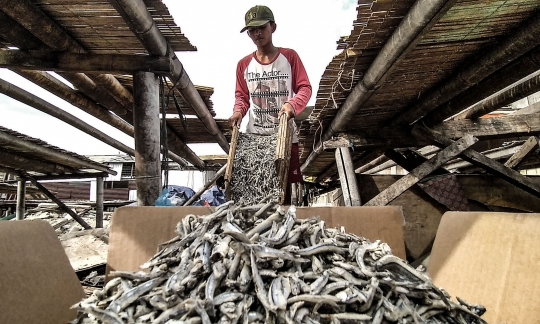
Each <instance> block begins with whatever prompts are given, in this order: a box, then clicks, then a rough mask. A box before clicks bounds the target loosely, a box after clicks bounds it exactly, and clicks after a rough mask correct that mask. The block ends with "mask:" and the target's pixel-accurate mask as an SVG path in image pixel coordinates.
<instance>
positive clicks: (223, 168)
mask: <svg viewBox="0 0 540 324" xmlns="http://www.w3.org/2000/svg"><path fill="white" fill-rule="evenodd" d="M226 169H227V164H225V165H224V166H222V167H221V169H219V171H218V172H216V174H215V175H214V177H213V178H212V179H210V180H209V181H208V182H206V183H205V185H204V187H202V189H201V190H199V191H197V193H196V194H195V195H193V197H191V198H189V200H188V201H186V202H185V203H184V206H189V205H191V204H193V203H194V202H195V201H196V200H197V199H199V197H200V196H201V195H202V194H203V193H204V192H205V191H206V190H208V188H210V187H211V186H212V185H213V184H214V183H215V182H216V180H217V179H218V178H219V177H221V176H222V175H224V174H225V170H226Z"/></svg>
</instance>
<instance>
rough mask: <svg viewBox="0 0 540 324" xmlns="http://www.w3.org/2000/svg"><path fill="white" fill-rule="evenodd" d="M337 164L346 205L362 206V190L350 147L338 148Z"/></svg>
mask: <svg viewBox="0 0 540 324" xmlns="http://www.w3.org/2000/svg"><path fill="white" fill-rule="evenodd" d="M336 165H337V168H338V173H339V179H340V183H341V191H342V192H343V199H344V200H345V206H360V190H359V189H358V183H357V181H356V174H355V173H354V166H353V163H352V160H351V154H350V152H349V148H348V147H340V148H337V149H336Z"/></svg>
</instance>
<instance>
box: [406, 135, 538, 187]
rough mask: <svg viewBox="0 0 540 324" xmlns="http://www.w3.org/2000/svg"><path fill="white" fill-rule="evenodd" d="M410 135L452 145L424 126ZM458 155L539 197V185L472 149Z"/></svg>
mask: <svg viewBox="0 0 540 324" xmlns="http://www.w3.org/2000/svg"><path fill="white" fill-rule="evenodd" d="M412 133H413V135H415V136H422V137H424V138H428V139H430V140H432V141H433V142H434V143H436V144H437V145H439V146H446V145H450V144H452V143H453V141H452V140H451V139H448V138H446V137H444V136H441V135H440V134H437V133H435V132H432V131H431V130H429V129H427V128H426V127H424V126H419V125H415V126H414V128H413V132H412ZM460 155H461V158H462V159H463V160H465V161H467V162H469V163H471V164H474V165H476V166H478V167H481V168H482V169H484V170H486V171H488V172H490V173H491V174H493V175H496V176H499V177H501V178H502V179H504V180H506V181H508V182H510V183H511V184H513V185H515V186H516V187H518V188H520V189H523V190H525V191H527V192H528V193H530V194H532V195H534V196H536V197H540V183H538V182H535V181H533V180H532V179H530V178H528V177H526V176H524V175H522V174H521V173H519V172H517V171H515V170H512V169H510V168H507V167H505V166H504V164H502V163H499V162H497V161H494V160H492V159H490V158H488V157H487V156H485V155H483V154H480V153H478V152H476V151H475V150H472V149H468V150H465V151H463V152H462V153H461V154H460Z"/></svg>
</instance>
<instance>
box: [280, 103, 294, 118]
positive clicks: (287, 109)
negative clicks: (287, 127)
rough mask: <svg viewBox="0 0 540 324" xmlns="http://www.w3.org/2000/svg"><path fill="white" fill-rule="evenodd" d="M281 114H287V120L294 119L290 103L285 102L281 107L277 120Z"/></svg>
mask: <svg viewBox="0 0 540 324" xmlns="http://www.w3.org/2000/svg"><path fill="white" fill-rule="evenodd" d="M283 114H287V120H289V119H291V118H293V117H294V108H293V106H292V105H291V104H290V103H288V102H286V103H285V104H284V105H283V106H281V110H280V111H279V114H278V118H280V117H281V115H283Z"/></svg>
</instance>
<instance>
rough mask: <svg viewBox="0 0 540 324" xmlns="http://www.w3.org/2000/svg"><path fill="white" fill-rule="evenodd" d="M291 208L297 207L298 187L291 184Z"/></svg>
mask: <svg viewBox="0 0 540 324" xmlns="http://www.w3.org/2000/svg"><path fill="white" fill-rule="evenodd" d="M291 206H298V186H297V185H296V183H291Z"/></svg>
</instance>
